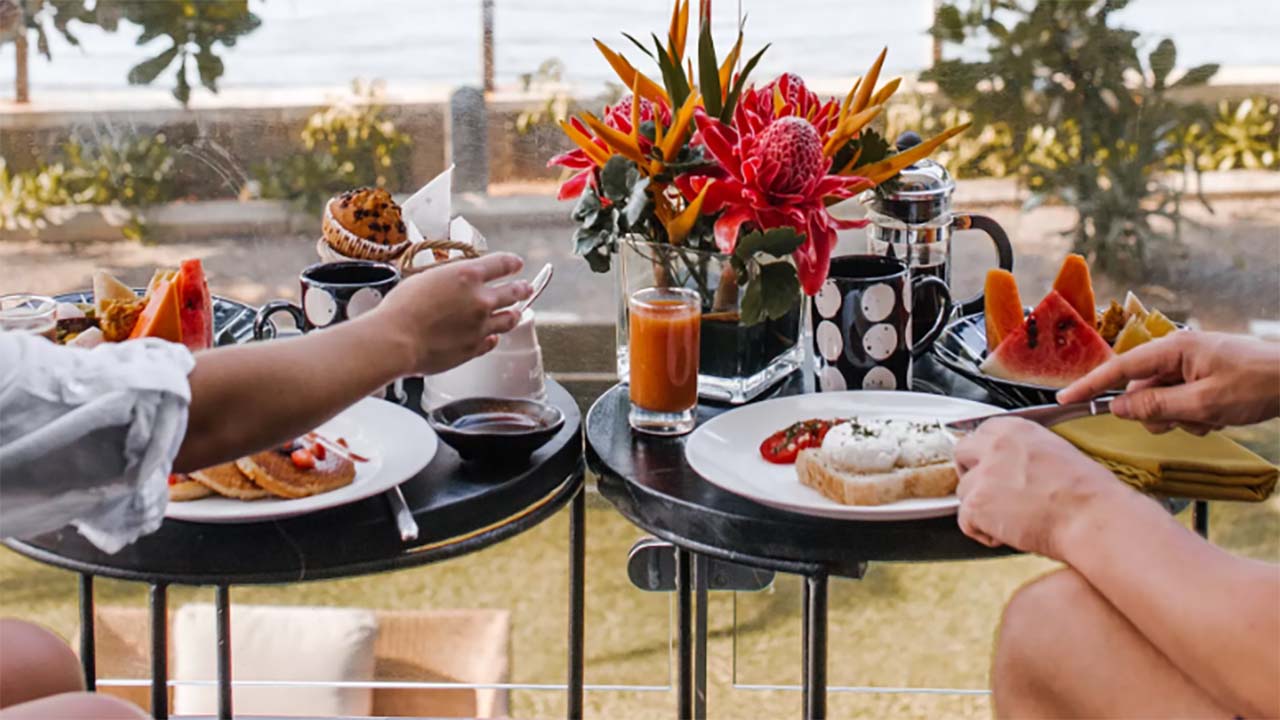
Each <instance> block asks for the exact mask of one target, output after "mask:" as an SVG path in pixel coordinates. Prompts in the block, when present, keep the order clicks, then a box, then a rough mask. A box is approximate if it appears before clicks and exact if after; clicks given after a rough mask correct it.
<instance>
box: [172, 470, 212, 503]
mask: <svg viewBox="0 0 1280 720" xmlns="http://www.w3.org/2000/svg"><path fill="white" fill-rule="evenodd" d="M212 494H213V491H212V490H210V489H209V488H208V486H206V485H203V484H201V483H198V482H196V481H195V480H192V479H191V476H190V475H179V476H178V478H177V481H176V482H170V483H169V500H170V502H187V501H189V500H199V499H200V498H206V497H209V496H210V495H212Z"/></svg>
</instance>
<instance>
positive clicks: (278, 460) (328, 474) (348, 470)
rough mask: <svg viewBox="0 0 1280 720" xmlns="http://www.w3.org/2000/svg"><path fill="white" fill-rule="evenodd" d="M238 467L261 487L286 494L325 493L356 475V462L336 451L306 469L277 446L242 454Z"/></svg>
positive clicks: (281, 495)
mask: <svg viewBox="0 0 1280 720" xmlns="http://www.w3.org/2000/svg"><path fill="white" fill-rule="evenodd" d="M236 467H238V468H240V471H241V472H243V473H244V474H245V475H247V476H248V477H249V478H250V479H251V480H253V482H254V483H257V484H258V485H259V486H260V487H262V488H264V489H265V490H267V491H269V492H270V493H271V494H273V495H278V496H280V497H283V498H302V497H307V496H309V495H319V494H320V493H326V492H329V491H330V490H336V489H338V488H340V487H343V486H345V485H350V484H351V482H352V481H353V480H355V477H356V466H355V463H353V462H351V461H350V460H348V459H346V458H344V457H340V456H339V455H338V453H334V452H331V453H328V455H327V456H326V457H325V459H324V460H316V466H315V467H314V468H310V469H307V470H303V469H300V468H298V467H297V466H296V465H294V464H293V460H291V459H290V458H289V455H288V453H286V452H284V451H282V450H275V449H273V450H266V451H263V452H260V453H257V454H256V455H251V456H249V457H244V458H240V459H239V460H237V461H236Z"/></svg>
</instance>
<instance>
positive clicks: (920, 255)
mask: <svg viewBox="0 0 1280 720" xmlns="http://www.w3.org/2000/svg"><path fill="white" fill-rule="evenodd" d="M919 143H920V136H919V135H917V134H916V133H914V132H911V131H907V132H905V133H903V134H902V135H901V136H899V137H898V140H897V142H896V145H897V147H898V151H899V152H901V151H903V150H906V149H907V148H910V147H912V146H914V145H917V144H919ZM955 189H956V183H955V180H953V179H952V178H951V174H950V173H948V172H947V169H946V168H945V167H943V166H942V165H940V164H939V163H937V162H934V161H933V160H929V159H927V158H926V159H924V160H920V161H919V162H917V163H915V164H914V165H909V166H907V167H906V168H903V170H902V172H901V173H900V174H899V175H898V176H897V178H896V179H895V182H894V183H892V184H891V185H890V186H888V187H881V188H877V189H874V190H868V191H867V192H866V193H864V194H863V195H862V197H861V198H860V199H861V200H862V202H863V204H864V205H865V206H866V208H867V218H868V219H869V220H870V221H871V223H870V224H869V225H867V251H868V252H870V253H871V254H873V255H887V256H889V257H896V258H899V259H901V260H905V261H906V262H907V264H908V265H909V266H910V268H911V274H912V277H913V278H915V277H920V276H925V275H929V276H933V277H940V278H942V280H943V281H944V282H945V283H946V284H947V287H951V234H952V233H953V232H955V231H956V230H970V229H973V230H981V231H982V232H984V233H986V234H987V236H988V237H989V238H991V242H992V243H993V244H994V245H995V247H996V255H997V257H998V258H999V260H998V264H999V266H1000V267H1001V268H1003V269H1005V270H1012V269H1013V247H1012V246H1011V245H1010V244H1009V236H1008V235H1006V234H1005V232H1004V228H1001V227H1000V225H999V224H998V223H997V222H996V221H995V220H992V219H991V218H989V217H987V216H986V215H978V214H975V213H962V212H953V211H952V210H951V194H952V193H953V192H955ZM925 292H927V293H928V294H927V296H926V297H919V298H916V299H915V301H914V312H913V313H912V330H911V335H912V338H913V340H919V339H921V338H923V337H924V336H925V335H926V334H927V333H928V332H929V329H930V328H932V327H933V325H934V323H935V322H936V321H937V318H938V315H939V314H940V313H942V312H943V311H944V308H945V307H946V304H945V298H944V297H943V295H942V293H939V292H935V291H925ZM982 301H983V296H982V291H981V290H979V291H978V293H977V294H976V295H974V296H972V297H969V298H966V299H964V300H957V302H956V303H955V307H956V308H957V312H959V313H960V314H962V315H970V314H973V313H976V312H979V311H981V310H982V304H983V302H982Z"/></svg>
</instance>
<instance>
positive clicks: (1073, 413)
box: [945, 398, 1111, 433]
mask: <svg viewBox="0 0 1280 720" xmlns="http://www.w3.org/2000/svg"><path fill="white" fill-rule="evenodd" d="M1110 412H1111V398H1096V399H1094V400H1090V401H1089V402H1078V403H1071V404H1069V405H1037V406H1035V407H1029V408H1023V409H1021V410H1010V411H1009V412H1004V413H998V414H996V415H984V416H982V417H976V418H967V419H965V420H952V421H951V422H949V423H947V424H946V425H945V427H946V428H947V429H948V430H950V431H951V432H953V433H971V432H973V431H974V430H977V429H978V426H979V425H981V424H982V423H984V422H986V421H987V420H990V419H991V418H994V417H1020V418H1023V419H1025V420H1030V421H1031V422H1033V423H1038V424H1040V425H1043V426H1045V427H1052V426H1054V425H1057V424H1058V423H1060V422H1066V421H1067V420H1075V419H1076V418H1082V417H1090V416H1092V415H1106V414H1108V413H1110Z"/></svg>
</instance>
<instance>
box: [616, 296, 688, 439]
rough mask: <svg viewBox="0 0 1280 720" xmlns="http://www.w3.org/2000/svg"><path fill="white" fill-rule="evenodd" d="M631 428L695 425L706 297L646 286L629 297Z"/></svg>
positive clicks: (674, 431)
mask: <svg viewBox="0 0 1280 720" xmlns="http://www.w3.org/2000/svg"><path fill="white" fill-rule="evenodd" d="M628 310H629V314H630V332H631V342H630V345H629V350H628V352H629V353H630V355H631V372H630V375H631V378H630V384H631V414H630V416H629V418H628V419H629V420H630V421H631V427H633V428H635V429H636V430H638V431H640V432H645V433H652V434H655V435H683V434H684V433H687V432H689V431H690V430H693V426H694V422H695V419H696V409H697V405H698V341H699V336H700V334H701V333H700V327H701V321H702V300H701V298H700V297H699V296H698V293H696V292H694V291H692V290H685V289H682V288H645V289H643V290H637V291H636V292H634V293H632V295H631V297H630V298H629V299H628Z"/></svg>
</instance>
